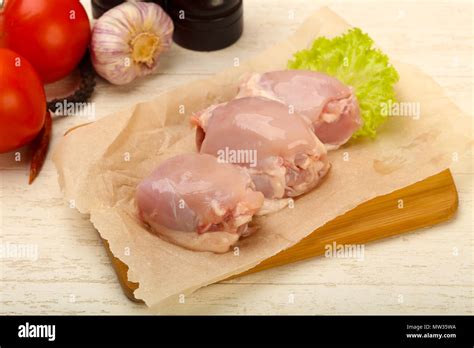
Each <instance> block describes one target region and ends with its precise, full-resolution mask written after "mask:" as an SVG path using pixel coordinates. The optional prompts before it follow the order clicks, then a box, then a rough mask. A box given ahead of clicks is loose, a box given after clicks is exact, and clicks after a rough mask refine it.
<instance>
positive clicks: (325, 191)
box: [53, 8, 472, 306]
mask: <svg viewBox="0 0 474 348" xmlns="http://www.w3.org/2000/svg"><path fill="white" fill-rule="evenodd" d="M348 28H349V26H348V24H347V23H346V22H345V21H344V20H342V19H341V18H340V17H338V16H337V15H336V14H335V13H333V12H331V11H330V10H329V9H327V8H322V9H320V10H318V11H317V12H316V13H314V14H313V15H312V16H311V17H310V18H309V19H308V20H307V21H306V22H305V23H304V24H303V25H302V26H301V28H300V29H299V30H298V31H297V32H296V33H295V34H294V35H293V36H292V37H291V38H290V39H289V40H287V41H285V42H282V43H280V44H278V45H276V46H274V47H272V48H270V49H268V50H267V51H265V52H263V53H262V54H261V55H260V56H258V57H257V58H256V59H254V60H252V61H249V62H248V63H246V64H243V65H241V66H240V67H239V68H233V69H231V70H228V71H225V72H223V73H221V74H218V75H216V76H214V77H213V78H210V79H207V80H203V81H197V82H193V83H190V84H187V85H184V86H181V87H178V88H176V89H174V90H171V91H169V92H167V93H164V94H161V95H160V96H158V97H157V98H156V99H154V100H152V101H150V102H146V103H141V104H138V105H136V106H133V107H131V108H130V109H127V110H124V111H122V112H118V113H115V114H112V115H109V116H107V117H105V118H102V119H101V120H99V121H97V122H95V123H93V124H90V125H87V126H84V127H81V128H78V129H76V130H74V131H73V132H71V133H69V134H68V135H67V136H65V137H64V138H63V139H62V140H61V142H60V144H59V145H58V146H57V148H56V149H55V153H54V159H53V160H54V161H55V164H56V166H57V169H58V172H59V182H60V185H61V188H62V189H63V191H64V194H65V197H66V199H67V200H68V201H70V200H74V202H75V204H76V207H77V209H78V210H79V211H80V212H81V213H86V214H90V219H91V221H92V223H93V224H94V226H95V227H96V228H97V230H98V231H99V232H100V234H101V236H102V237H103V238H104V239H106V240H108V242H109V244H110V248H111V250H112V252H113V253H114V254H115V256H117V257H118V258H119V259H121V260H122V261H123V262H125V263H126V264H127V265H128V267H129V271H128V277H129V280H131V281H133V282H138V283H139V284H140V285H139V288H138V289H137V290H136V291H135V296H136V297H137V298H138V299H143V300H144V301H145V303H146V304H147V305H149V306H155V305H160V304H164V303H169V302H173V301H176V302H178V299H179V295H180V294H189V293H191V292H192V291H195V290H196V289H198V288H200V287H203V286H205V285H208V284H211V283H214V282H217V281H219V280H222V279H225V278H227V277H229V276H230V275H232V274H236V273H240V272H242V271H245V270H247V269H249V268H252V267H253V266H255V265H257V264H258V263H260V262H261V261H263V260H264V259H266V258H268V257H270V256H272V255H274V254H276V253H278V252H279V251H281V250H283V249H286V248H288V247H290V246H292V245H293V244H295V243H297V242H298V241H299V240H301V239H302V238H303V237H305V236H306V235H308V234H310V233H311V232H313V231H314V230H315V229H317V228H318V227H320V226H322V225H324V224H325V223H326V222H328V221H330V220H332V219H334V218H335V217H337V216H338V215H341V214H343V213H344V212H346V211H348V210H350V209H352V208H354V207H356V206H357V205H359V204H361V203H363V202H364V201H367V200H369V199H371V198H374V197H376V196H379V195H383V194H387V193H390V192H392V191H394V190H397V189H400V188H403V187H405V186H407V185H410V184H413V183H415V182H417V181H420V180H422V179H424V178H426V177H428V176H431V175H434V174H437V173H438V172H440V171H442V170H444V169H446V168H447V167H449V166H450V163H451V160H452V159H453V158H454V159H459V161H461V160H462V158H463V156H464V155H465V154H466V153H467V151H468V150H469V149H471V147H472V140H471V137H472V128H471V121H470V118H469V117H467V116H466V115H463V114H462V112H461V111H460V110H459V109H458V108H457V107H456V106H455V105H454V104H453V103H452V102H451V101H450V100H449V99H447V98H446V97H445V96H444V94H443V92H442V90H441V89H440V87H439V86H438V85H437V84H436V83H435V82H434V81H433V80H432V79H431V78H430V77H428V76H426V75H424V74H423V73H422V72H420V70H418V69H417V68H415V67H412V66H408V65H405V64H402V63H395V66H396V68H397V70H398V72H399V73H400V82H399V83H398V85H397V94H398V98H399V101H407V102H417V103H420V105H421V116H420V118H419V119H417V120H415V119H414V118H412V117H389V121H388V122H387V123H386V124H385V125H384V126H383V129H381V131H380V132H379V136H378V137H377V139H376V140H374V141H371V140H363V141H357V142H351V143H350V144H349V145H348V146H345V147H343V148H342V149H339V150H337V151H335V152H332V153H331V154H330V161H331V163H332V165H333V167H332V170H331V172H330V174H329V175H328V177H327V179H326V180H325V182H324V183H323V184H322V185H321V186H320V187H319V188H317V189H316V190H314V191H313V192H311V193H309V194H307V195H305V196H303V197H301V198H299V199H297V201H296V202H295V208H294V209H285V210H283V211H281V212H279V213H276V214H273V215H270V216H266V217H262V218H259V220H258V223H259V224H260V226H261V228H260V230H259V231H258V233H256V234H254V235H252V236H250V237H248V238H245V239H243V240H242V242H241V243H240V244H239V249H240V250H239V255H238V256H236V255H234V253H233V252H229V253H226V254H221V255H217V254H213V253H209V252H194V251H189V250H186V249H183V248H181V247H178V246H175V245H172V244H169V243H167V242H165V241H163V240H161V239H160V238H159V237H157V236H155V235H153V234H151V233H149V232H148V231H147V230H146V229H144V228H143V227H142V226H141V225H140V223H139V222H138V220H137V218H136V210H135V205H134V204H135V202H134V199H133V196H134V191H135V187H136V185H137V184H138V183H139V181H140V180H141V179H142V178H143V177H145V176H146V175H148V174H149V173H150V172H151V171H152V170H153V168H154V167H156V166H157V164H158V163H160V161H162V160H163V159H165V158H168V157H170V156H173V155H175V154H178V153H182V152H193V151H195V146H194V130H193V129H191V128H190V127H189V123H188V117H189V115H190V114H191V113H192V112H194V111H198V110H200V109H202V108H204V107H207V106H209V105H211V104H214V103H217V102H222V101H226V100H229V99H231V98H232V97H233V96H234V95H235V94H236V92H237V82H238V79H239V77H240V76H241V75H242V74H243V73H245V72H248V71H260V72H263V71H268V70H272V69H283V68H285V67H286V62H287V61H288V59H289V58H290V57H291V55H292V54H293V53H294V52H295V51H297V50H300V49H303V48H306V47H308V46H309V45H311V43H312V42H313V40H314V39H315V38H317V37H318V36H321V35H324V36H327V37H333V36H335V35H339V34H341V33H343V32H345V31H346V30H347V29H348ZM362 29H363V28H362ZM180 105H184V107H185V114H181V113H180V112H179V110H180ZM345 152H347V154H345V155H344V153H345ZM347 156H348V157H347ZM394 204H395V203H394Z"/></svg>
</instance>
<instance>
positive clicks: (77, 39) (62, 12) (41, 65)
mask: <svg viewBox="0 0 474 348" xmlns="http://www.w3.org/2000/svg"><path fill="white" fill-rule="evenodd" d="M89 40H90V25H89V19H88V17H87V13H86V11H85V10H84V7H82V5H81V3H80V2H79V0H5V4H4V7H3V10H2V9H0V47H5V48H10V49H11V50H13V51H15V52H18V53H20V54H21V55H23V56H24V57H25V58H26V59H28V60H29V61H30V63H31V64H32V65H33V66H34V67H35V69H36V70H37V71H38V73H39V75H40V76H41V79H42V80H43V82H45V83H50V82H54V81H57V80H59V79H61V78H63V77H65V76H66V75H68V74H69V73H70V72H71V71H73V70H74V68H75V67H76V66H77V65H78V63H79V61H80V60H81V58H82V57H83V56H84V53H85V51H86V49H87V45H88V44H89Z"/></svg>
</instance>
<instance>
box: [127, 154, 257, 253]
mask: <svg viewBox="0 0 474 348" xmlns="http://www.w3.org/2000/svg"><path fill="white" fill-rule="evenodd" d="M263 200H264V197H263V195H262V193H260V192H256V191H254V185H253V183H252V180H251V178H250V176H249V174H248V173H247V172H246V171H245V170H244V169H243V168H241V167H238V166H234V165H232V164H226V163H218V161H217V158H216V157H213V156H210V155H206V154H183V155H178V156H176V157H173V158H171V159H168V160H166V161H164V162H162V163H161V164H160V165H159V166H158V168H156V169H155V171H153V173H152V174H151V175H150V176H149V177H147V178H145V179H144V180H143V181H142V182H141V183H140V184H139V185H138V188H137V191H136V202H137V206H138V211H139V216H140V218H141V219H142V220H143V221H144V222H145V223H147V224H148V225H150V226H151V228H152V229H153V231H154V232H155V233H157V234H159V235H160V236H161V237H162V238H163V239H165V240H168V241H170V242H172V243H174V244H177V245H180V246H183V247H185V248H188V249H192V250H197V251H213V252H216V253H224V252H226V251H228V250H229V249H230V247H231V246H232V245H234V244H235V243H236V242H237V240H238V239H239V238H240V237H241V236H246V235H249V234H250V233H251V229H250V228H249V227H248V223H249V222H250V220H251V219H252V217H253V215H254V214H255V213H257V212H258V211H259V210H260V208H261V207H262V204H263Z"/></svg>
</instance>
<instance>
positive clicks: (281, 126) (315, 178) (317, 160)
mask: <svg viewBox="0 0 474 348" xmlns="http://www.w3.org/2000/svg"><path fill="white" fill-rule="evenodd" d="M192 122H193V123H194V124H195V125H197V133H196V142H197V146H198V149H199V151H200V152H201V153H202V154H210V155H212V156H215V157H218V158H219V159H220V160H221V161H226V160H228V159H234V160H235V161H232V160H231V161H229V162H232V163H234V164H238V165H240V166H242V167H244V168H246V169H247V171H248V172H249V173H250V176H251V177H252V180H253V182H254V183H255V186H256V189H257V191H260V192H262V193H263V194H264V195H265V197H266V198H267V199H270V200H279V199H280V200H281V199H282V198H284V197H295V196H298V195H301V194H303V193H305V192H308V191H309V190H311V189H312V188H314V187H315V186H316V185H317V184H318V183H319V181H320V180H321V178H322V177H323V176H324V175H325V174H326V173H327V172H328V170H329V163H328V158H327V152H326V149H325V147H324V145H323V144H322V143H321V142H320V141H319V140H318V138H317V137H316V136H315V135H314V133H313V132H312V130H311V128H310V127H309V126H308V125H307V123H306V122H305V121H304V120H303V118H302V117H301V116H299V115H297V113H292V112H291V110H289V108H288V107H287V106H286V105H285V104H283V103H280V102H278V101H275V100H270V99H267V98H262V97H245V98H239V99H234V100H231V101H230V102H228V103H223V104H219V105H214V106H211V107H210V108H208V109H206V110H204V111H202V112H199V113H196V114H194V115H193V117H192ZM239 154H240V156H239ZM252 154H254V155H252ZM226 157H227V158H226ZM252 158H253V159H254V160H253V161H252V160H249V159H252ZM228 182H229V183H231V181H230V180H228ZM270 210H271V209H270Z"/></svg>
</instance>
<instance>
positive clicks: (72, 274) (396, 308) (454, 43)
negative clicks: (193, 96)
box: [0, 0, 474, 314]
mask: <svg viewBox="0 0 474 348" xmlns="http://www.w3.org/2000/svg"><path fill="white" fill-rule="evenodd" d="M244 2H245V31H244V35H243V36H242V38H241V39H240V40H239V41H238V42H237V43H236V44H235V45H233V46H231V47H229V48H227V49H225V50H221V51H217V52H213V53H198V52H192V51H188V50H185V49H182V48H180V47H178V46H174V47H173V48H172V50H171V52H170V53H168V54H167V55H166V56H165V57H164V58H163V61H162V65H161V69H160V73H159V74H158V75H155V76H152V77H148V78H145V79H142V80H140V81H138V82H137V83H134V84H131V85H129V86H124V87H116V86H111V85H109V84H107V83H105V82H104V81H102V80H100V81H99V83H98V86H97V90H96V92H95V94H94V97H93V102H94V103H95V106H96V117H97V118H100V117H103V116H105V115H107V114H108V113H110V112H113V111H116V110H118V109H120V108H122V107H124V106H126V105H130V104H134V103H136V102H138V101H143V100H148V99H150V98H152V97H153V96H155V95H157V94H159V93H160V92H162V91H164V90H166V89H169V88H172V87H173V86H176V85H178V84H181V83H185V82H188V81H190V80H193V79H197V78H201V77H203V76H207V75H211V74H213V73H215V72H218V71H220V70H223V69H225V68H227V67H229V66H231V65H232V63H233V59H234V57H238V58H239V59H241V60H244V59H246V58H248V57H251V56H253V55H255V54H256V53H257V52H258V51H260V50H261V49H262V48H264V47H266V46H269V45H271V44H273V43H275V42H278V41H280V40H282V39H283V38H285V37H286V36H288V35H289V34H290V33H292V32H293V31H294V30H295V29H296V28H297V27H298V26H299V24H300V23H302V21H303V20H304V19H305V18H306V17H307V16H308V15H309V14H310V13H311V12H312V11H313V10H315V9H317V8H318V7H319V6H322V5H325V4H326V5H330V7H331V8H332V9H333V10H335V11H336V12H337V13H338V14H339V15H341V16H343V17H344V18H345V19H346V20H347V21H349V22H350V23H351V24H353V25H354V26H359V27H361V28H362V29H363V30H364V31H366V32H368V33H369V34H370V35H371V36H372V37H373V38H374V40H375V41H376V42H377V44H378V45H379V46H380V47H382V48H383V50H384V51H385V52H386V53H388V54H389V55H390V56H391V57H393V58H396V59H399V60H402V61H405V62H409V63H413V64H416V65H418V66H420V67H421V68H422V69H423V70H424V71H425V72H427V73H428V74H430V75H431V76H433V77H434V78H435V79H436V80H437V81H438V82H439V83H440V84H441V85H442V86H443V87H444V88H445V90H446V92H447V94H448V95H449V96H450V97H451V98H452V99H453V100H454V101H455V102H456V103H457V104H458V105H459V106H460V107H461V108H462V109H463V110H464V111H466V112H467V113H469V114H470V115H472V106H473V98H472V95H473V94H472V93H473V90H472V88H473V69H472V60H473V17H472V16H473V5H472V2H471V1H469V0H468V1H463V2H455V1H442V2H440V1H436V2H431V1H429V2H426V3H421V4H420V3H417V4H415V3H413V2H399V3H394V2H384V1H377V2H375V1H372V2H367V3H362V2H360V1H349V2H347V1H337V2H333V3H330V2H326V1H312V0H295V1H282V0H244ZM83 3H84V4H85V5H86V7H87V9H88V11H89V7H90V6H89V1H85V0H83ZM292 17H293V18H292ZM86 121H87V120H86V119H84V118H81V117H77V116H76V117H74V116H69V117H64V118H61V119H56V120H55V121H54V139H53V143H52V147H53V148H54V146H55V145H56V143H57V140H58V139H59V138H60V137H61V136H62V134H63V133H64V131H65V130H66V129H68V128H70V127H72V126H74V125H76V124H80V123H84V122H86ZM21 152H22V154H23V158H22V161H20V162H16V161H15V160H14V155H13V154H12V153H10V154H4V155H1V156H0V178H1V186H0V187H1V191H0V212H1V214H0V232H1V233H0V238H1V239H0V243H3V245H6V244H7V243H9V244H10V245H13V244H14V245H20V244H32V245H37V247H38V252H39V254H38V259H37V260H36V261H34V260H29V259H19V258H10V257H8V258H2V259H0V313H3V314H101V313H107V314H108V313H111V314H144V313H153V312H151V311H150V310H149V309H147V308H146V307H145V306H144V305H140V304H135V303H132V302H130V301H129V300H128V299H127V298H126V297H125V296H124V295H123V293H122V290H121V288H120V285H119V283H118V281H117V278H116V275H115V273H114V270H113V269H112V266H111V264H110V261H109V258H108V256H107V254H106V252H105V249H104V247H103V245H102V242H101V240H100V238H99V236H98V233H97V231H96V230H95V229H94V228H93V227H92V225H91V224H90V222H89V220H88V217H87V216H82V215H81V214H79V213H78V212H77V211H76V210H74V209H71V208H69V207H68V206H67V205H66V204H65V203H64V202H63V200H62V196H61V193H60V191H59V187H58V184H57V176H56V171H55V168H54V166H53V164H52V162H51V161H50V160H48V161H47V163H46V164H45V166H44V169H43V171H42V172H41V174H40V176H39V178H38V179H37V180H36V182H35V183H34V185H32V186H28V185H27V176H28V158H27V155H26V154H25V153H24V152H25V151H24V150H22V151H21ZM465 168H466V169H462V170H458V171H456V172H455V173H454V176H455V181H456V184H457V187H458V191H459V199H460V206H459V211H458V213H457V216H456V218H455V219H454V220H452V221H450V222H448V223H444V224H442V225H438V226H436V227H433V228H431V229H429V230H426V229H425V230H420V231H417V232H414V233H410V234H406V235H402V236H399V237H395V238H391V239H387V240H383V241H380V242H377V243H372V244H369V245H366V247H365V258H364V260H363V261H358V260H356V259H326V258H322V257H320V258H315V259H311V260H307V261H304V262H299V263H295V264H291V265H287V266H284V267H280V268H276V269H272V270H268V271H264V272H260V273H257V274H253V275H249V276H246V277H242V278H239V279H235V280H232V281H225V282H221V283H219V284H215V285H211V286H209V287H207V288H204V289H201V290H199V291H198V292H196V293H195V294H193V295H192V296H190V297H188V298H187V299H186V303H184V304H177V305H176V306H174V307H173V308H170V309H169V310H166V311H164V313H176V314H188V313H194V314H283V313H291V314H344V313H354V314H362V313H472V312H473V283H474V281H473V278H474V277H473V216H472V212H473V205H472V203H473V202H472V201H473V195H472V192H473V191H472V182H473V181H472V179H473V172H472V163H471V164H470V165H469V164H466V165H465ZM162 313H163V312H162Z"/></svg>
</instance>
